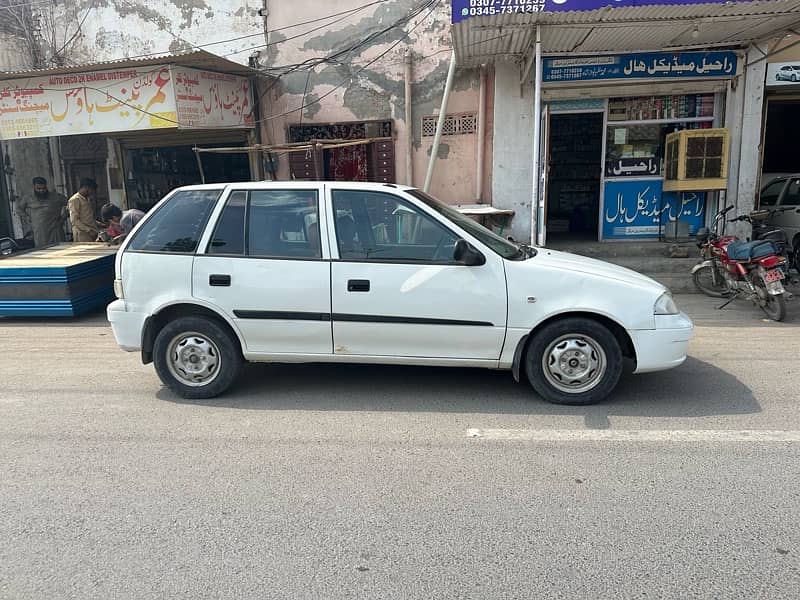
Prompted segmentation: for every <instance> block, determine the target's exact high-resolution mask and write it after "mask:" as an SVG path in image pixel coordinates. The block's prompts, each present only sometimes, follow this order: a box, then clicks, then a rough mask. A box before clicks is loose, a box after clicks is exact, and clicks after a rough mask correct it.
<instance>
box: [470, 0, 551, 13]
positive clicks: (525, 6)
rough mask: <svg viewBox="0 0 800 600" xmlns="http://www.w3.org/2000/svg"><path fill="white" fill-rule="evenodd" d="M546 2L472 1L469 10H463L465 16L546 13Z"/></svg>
mask: <svg viewBox="0 0 800 600" xmlns="http://www.w3.org/2000/svg"><path fill="white" fill-rule="evenodd" d="M544 4H545V0H470V1H469V6H470V7H469V8H464V9H462V11H461V13H462V15H463V16H467V15H469V16H470V17H479V16H483V15H489V16H491V15H505V14H514V13H533V12H542V11H544Z"/></svg>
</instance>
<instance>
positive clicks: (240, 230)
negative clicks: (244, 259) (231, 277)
mask: <svg viewBox="0 0 800 600" xmlns="http://www.w3.org/2000/svg"><path fill="white" fill-rule="evenodd" d="M246 206H247V192H244V191H242V192H233V193H232V194H231V195H230V197H228V201H227V203H226V204H225V208H224V209H223V210H222V215H221V216H220V218H219V221H218V222H217V228H216V229H215V230H214V237H212V238H211V244H210V245H209V247H208V253H209V254H239V255H241V254H244V217H245V208H246Z"/></svg>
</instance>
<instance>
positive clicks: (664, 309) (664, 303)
mask: <svg viewBox="0 0 800 600" xmlns="http://www.w3.org/2000/svg"><path fill="white" fill-rule="evenodd" d="M678 313H680V311H679V310H678V306H677V305H676V304H675V301H674V300H673V299H672V296H670V294H669V293H668V292H665V293H663V294H661V297H659V299H658V300H656V304H655V306H654V307H653V314H656V315H677V314H678Z"/></svg>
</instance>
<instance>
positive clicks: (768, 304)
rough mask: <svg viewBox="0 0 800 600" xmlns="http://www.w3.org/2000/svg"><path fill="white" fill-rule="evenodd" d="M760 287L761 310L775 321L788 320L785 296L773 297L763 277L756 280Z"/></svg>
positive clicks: (777, 295)
mask: <svg viewBox="0 0 800 600" xmlns="http://www.w3.org/2000/svg"><path fill="white" fill-rule="evenodd" d="M755 280H756V281H755V282H754V283H755V285H756V286H758V288H757V289H758V295H759V296H760V297H761V302H762V303H761V304H760V306H761V310H763V311H764V313H765V314H766V315H767V316H768V317H769V318H770V319H772V320H773V321H783V320H784V319H785V318H786V298H785V295H784V294H776V295H774V296H773V295H772V294H770V293H769V292H768V291H767V284H766V282H765V281H764V280H763V279H762V278H761V277H756V278H755Z"/></svg>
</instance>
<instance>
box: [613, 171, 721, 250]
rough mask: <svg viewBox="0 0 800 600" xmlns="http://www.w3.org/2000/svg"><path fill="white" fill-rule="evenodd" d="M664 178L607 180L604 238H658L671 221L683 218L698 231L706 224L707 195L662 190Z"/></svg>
mask: <svg viewBox="0 0 800 600" xmlns="http://www.w3.org/2000/svg"><path fill="white" fill-rule="evenodd" d="M661 184H662V180H661V179H640V180H637V181H607V182H606V184H605V194H604V201H603V211H602V215H601V218H602V219H603V239H645V238H655V237H658V235H659V233H660V232H661V230H662V228H663V227H665V226H666V225H667V224H668V223H672V222H674V221H677V220H680V221H681V222H682V223H686V224H687V225H688V229H689V233H690V234H694V233H696V232H697V230H698V229H699V228H700V227H703V225H704V224H705V215H706V195H705V194H704V193H700V192H682V193H680V194H677V193H669V192H662V190H661Z"/></svg>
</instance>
